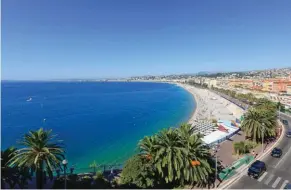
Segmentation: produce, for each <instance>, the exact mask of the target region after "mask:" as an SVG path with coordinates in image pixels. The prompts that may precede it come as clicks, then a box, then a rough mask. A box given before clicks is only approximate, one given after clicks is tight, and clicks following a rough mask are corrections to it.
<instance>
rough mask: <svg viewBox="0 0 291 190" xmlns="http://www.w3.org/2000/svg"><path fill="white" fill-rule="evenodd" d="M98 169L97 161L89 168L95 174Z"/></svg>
mask: <svg viewBox="0 0 291 190" xmlns="http://www.w3.org/2000/svg"><path fill="white" fill-rule="evenodd" d="M97 167H98V165H97V163H96V161H95V160H94V161H93V162H92V163H91V164H90V165H89V168H93V172H94V173H96V170H97Z"/></svg>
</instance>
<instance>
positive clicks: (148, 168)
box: [120, 155, 158, 188]
mask: <svg viewBox="0 0 291 190" xmlns="http://www.w3.org/2000/svg"><path fill="white" fill-rule="evenodd" d="M148 161H149V160H148V158H147V157H145V156H143V155H135V156H133V157H131V158H130V159H128V160H127V161H126V163H125V166H124V168H123V170H122V172H121V175H120V176H121V184H122V185H125V184H126V185H128V186H134V187H135V186H136V187H138V188H153V187H155V186H156V185H157V184H156V183H157V181H158V179H157V178H156V176H155V171H154V168H153V167H152V165H151V162H148Z"/></svg>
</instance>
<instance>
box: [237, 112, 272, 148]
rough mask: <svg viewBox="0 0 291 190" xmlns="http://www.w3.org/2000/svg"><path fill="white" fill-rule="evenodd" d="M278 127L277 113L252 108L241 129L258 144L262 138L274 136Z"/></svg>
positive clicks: (246, 115)
mask: <svg viewBox="0 0 291 190" xmlns="http://www.w3.org/2000/svg"><path fill="white" fill-rule="evenodd" d="M276 126H277V116H276V113H275V112H273V111H269V110H265V109H258V108H251V109H249V110H248V112H247V113H246V114H245V116H244V120H243V122H242V125H241V128H242V130H243V131H245V132H246V135H247V136H249V137H251V138H252V139H253V140H254V141H257V142H258V141H259V140H261V139H262V137H268V136H274V135H275V134H276V133H275V129H276ZM262 135H263V136H262Z"/></svg>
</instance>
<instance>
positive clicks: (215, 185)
mask: <svg viewBox="0 0 291 190" xmlns="http://www.w3.org/2000/svg"><path fill="white" fill-rule="evenodd" d="M213 150H214V153H215V178H214V188H215V189H216V188H217V184H216V179H217V152H218V144H217V143H216V144H215V146H214V147H213Z"/></svg>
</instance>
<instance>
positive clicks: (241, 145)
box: [233, 141, 257, 155]
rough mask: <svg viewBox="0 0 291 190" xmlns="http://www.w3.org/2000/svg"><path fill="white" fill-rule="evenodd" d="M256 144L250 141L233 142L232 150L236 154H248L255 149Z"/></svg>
mask: <svg viewBox="0 0 291 190" xmlns="http://www.w3.org/2000/svg"><path fill="white" fill-rule="evenodd" d="M256 146H257V144H256V143H255V142H252V141H240V142H235V143H234V144H233V148H234V151H235V153H236V154H239V155H241V154H246V153H249V152H250V150H252V149H253V148H255V147H256Z"/></svg>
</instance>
